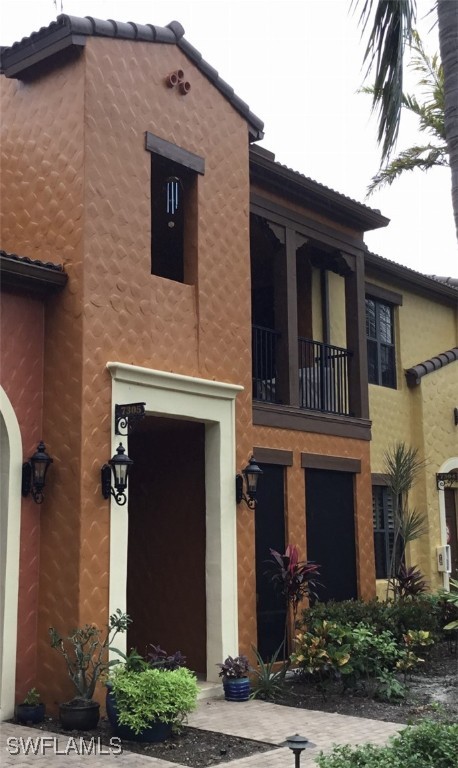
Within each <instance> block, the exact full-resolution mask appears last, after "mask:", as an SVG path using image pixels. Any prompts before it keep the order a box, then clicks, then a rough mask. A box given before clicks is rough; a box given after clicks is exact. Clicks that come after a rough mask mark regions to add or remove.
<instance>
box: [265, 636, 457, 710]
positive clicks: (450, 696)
mask: <svg viewBox="0 0 458 768" xmlns="http://www.w3.org/2000/svg"><path fill="white" fill-rule="evenodd" d="M401 679H402V678H401ZM275 703H277V704H282V705H284V706H288V707H298V708H301V709H313V710H319V711H322V712H336V713H338V714H341V715H352V716H355V717H367V718H372V719H374V720H385V721H387V722H394V723H408V724H413V723H419V722H421V721H422V720H425V719H428V720H432V721H435V722H451V723H456V722H458V656H457V654H456V653H451V651H450V649H449V647H448V645H447V644H446V643H440V644H438V645H436V646H434V647H433V648H432V650H431V652H430V658H429V659H427V660H426V661H425V663H424V664H423V665H421V666H420V667H418V668H416V669H415V672H414V673H413V674H412V675H411V676H410V677H409V678H408V679H407V695H406V698H405V699H401V700H390V701H379V700H377V699H373V698H370V697H369V696H367V694H366V693H365V691H364V689H363V688H360V689H358V690H356V691H353V690H351V689H349V690H347V691H345V692H343V690H342V683H341V682H331V681H327V682H326V683H324V684H323V686H322V687H318V686H317V685H316V684H315V683H314V682H302V681H300V680H297V679H296V680H295V679H294V678H292V679H290V681H289V682H287V683H286V684H285V686H284V687H283V690H282V692H281V694H280V695H279V696H277V697H276V699H275Z"/></svg>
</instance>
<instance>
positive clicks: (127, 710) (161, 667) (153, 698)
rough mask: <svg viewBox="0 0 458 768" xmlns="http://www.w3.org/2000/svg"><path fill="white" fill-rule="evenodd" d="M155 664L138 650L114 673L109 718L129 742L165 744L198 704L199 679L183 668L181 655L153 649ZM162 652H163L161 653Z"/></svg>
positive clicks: (108, 684) (109, 686) (108, 709)
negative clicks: (161, 742) (144, 657)
mask: <svg viewBox="0 0 458 768" xmlns="http://www.w3.org/2000/svg"><path fill="white" fill-rule="evenodd" d="M152 648H153V651H152V653H151V654H150V655H151V656H152V659H151V663H150V662H148V661H146V660H145V659H143V658H142V657H141V656H140V655H139V654H138V653H137V651H136V650H135V649H132V650H131V652H130V654H128V655H127V656H125V655H124V654H121V655H122V656H123V658H124V663H119V664H117V665H116V666H115V668H114V669H113V670H112V671H111V673H110V678H109V680H108V682H107V687H108V694H107V715H108V719H109V720H110V723H111V724H112V726H113V728H114V730H115V733H116V735H117V736H119V737H120V738H122V739H126V740H128V741H148V742H153V741H165V739H166V738H167V737H168V736H170V734H171V733H172V730H176V729H177V728H179V726H180V725H181V723H182V722H183V720H184V718H185V717H186V715H187V714H188V712H192V710H193V709H195V707H196V702H197V692H198V688H197V680H196V677H195V675H194V674H193V673H192V672H191V671H190V670H189V669H187V668H186V667H183V666H181V665H180V663H181V662H182V660H183V659H184V657H183V656H181V654H179V653H176V654H175V655H174V656H167V654H166V653H165V651H162V649H160V648H159V646H157V647H155V646H152ZM158 651H159V653H158Z"/></svg>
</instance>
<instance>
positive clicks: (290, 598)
mask: <svg viewBox="0 0 458 768" xmlns="http://www.w3.org/2000/svg"><path fill="white" fill-rule="evenodd" d="M270 554H271V557H272V559H271V560H268V561H267V562H268V565H269V575H270V579H271V581H272V584H273V586H274V588H275V589H276V590H277V591H278V592H279V594H281V595H282V596H283V597H284V599H285V603H286V625H285V652H286V646H287V637H288V608H289V606H291V607H292V610H293V621H294V626H295V625H296V618H297V610H298V607H299V603H300V602H301V601H302V600H303V599H304V597H307V596H308V595H314V594H315V593H314V588H315V586H316V585H317V583H318V582H317V581H316V579H317V578H318V577H319V575H320V566H319V565H317V564H316V563H309V562H307V561H306V560H299V551H298V549H297V547H296V545H295V544H288V546H287V547H286V550H285V553H284V554H283V555H281V554H280V552H277V551H276V550H275V549H271V550H270Z"/></svg>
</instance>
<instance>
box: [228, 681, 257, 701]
mask: <svg viewBox="0 0 458 768" xmlns="http://www.w3.org/2000/svg"><path fill="white" fill-rule="evenodd" d="M223 688H224V698H225V699H226V701H248V699H249V698H250V681H249V678H248V677H239V678H232V679H231V678H229V679H227V680H224V682H223Z"/></svg>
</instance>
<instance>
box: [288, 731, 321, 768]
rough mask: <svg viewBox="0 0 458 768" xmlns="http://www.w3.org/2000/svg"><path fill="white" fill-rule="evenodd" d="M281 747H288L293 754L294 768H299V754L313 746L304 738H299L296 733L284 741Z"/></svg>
mask: <svg viewBox="0 0 458 768" xmlns="http://www.w3.org/2000/svg"><path fill="white" fill-rule="evenodd" d="M282 746H284V747H288V748H289V749H290V750H291V751H292V752H294V768H300V764H301V753H302V752H303V751H304V749H306V748H307V747H314V746H315V744H312V742H311V741H309V740H308V739H306V738H305V736H299V734H298V733H295V734H294V736H288V738H287V739H286V741H284V742H283V744H282Z"/></svg>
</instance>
